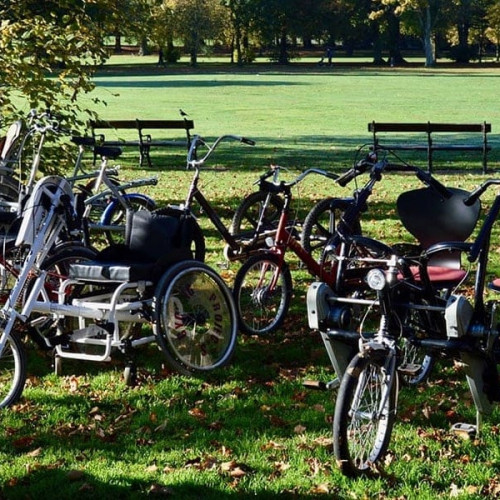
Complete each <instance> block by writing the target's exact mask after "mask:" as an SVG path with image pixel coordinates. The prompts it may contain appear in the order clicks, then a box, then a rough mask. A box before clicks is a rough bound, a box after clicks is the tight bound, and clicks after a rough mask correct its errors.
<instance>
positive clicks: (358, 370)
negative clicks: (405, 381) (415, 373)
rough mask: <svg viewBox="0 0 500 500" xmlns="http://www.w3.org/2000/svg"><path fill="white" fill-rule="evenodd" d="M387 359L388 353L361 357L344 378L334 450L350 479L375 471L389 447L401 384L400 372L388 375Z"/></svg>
mask: <svg viewBox="0 0 500 500" xmlns="http://www.w3.org/2000/svg"><path fill="white" fill-rule="evenodd" d="M386 359H387V358H386V352H385V351H382V352H379V351H377V352H366V353H363V355H360V354H357V355H356V356H355V357H354V358H353V359H352V360H351V362H350V363H349V366H348V367H347V370H346V372H345V374H344V375H343V377H342V381H341V384H340V388H339V392H338V395H337V401H336V404H335V414H334V419H333V450H334V455H335V458H336V459H337V463H338V464H339V466H340V469H341V471H342V473H343V474H345V475H347V476H350V477H356V476H359V475H361V474H369V473H370V472H372V471H373V470H374V468H375V467H376V465H377V462H379V461H380V460H381V458H382V457H383V456H384V455H385V453H386V451H387V448H388V446H389V441H390V438H391V434H392V428H393V426H394V421H395V415H396V402H397V392H398V382H397V373H394V377H392V378H391V377H388V376H387V374H386V373H385V367H384V364H385V361H386ZM388 386H390V387H388ZM387 390H389V394H388V397H387V398H386V400H385V403H384V405H383V409H382V411H379V409H380V407H381V405H382V400H383V394H384V393H386V391H387ZM377 413H379V414H378V415H377Z"/></svg>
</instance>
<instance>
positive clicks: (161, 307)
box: [153, 260, 238, 376]
mask: <svg viewBox="0 0 500 500" xmlns="http://www.w3.org/2000/svg"><path fill="white" fill-rule="evenodd" d="M153 317H154V323H153V332H154V333H155V335H156V339H157V342H158V344H159V346H160V348H161V350H162V352H163V354H164V356H165V358H166V360H167V363H168V365H169V366H170V367H171V368H173V369H174V370H175V371H177V372H179V373H181V374H183V375H188V376H192V375H197V376H202V375H205V374H207V373H209V372H211V371H213V370H215V369H217V368H221V367H223V366H225V365H227V364H228V363H229V362H230V360H231V359H232V357H233V354H234V350H235V348H236V336H237V332H238V324H237V317H236V308H235V306H234V301H233V297H232V295H231V292H230V290H229V288H228V287H227V285H226V284H225V283H224V280H223V279H222V278H221V277H220V276H219V274H217V273H216V272H215V271H214V270H213V269H212V268H210V267H209V266H207V265H206V264H204V263H202V262H198V261H195V260H188V261H182V262H179V263H177V264H175V265H173V266H172V267H171V268H170V269H168V270H167V271H166V272H165V273H164V275H163V276H162V278H161V279H160V281H159V283H158V285H157V286H156V290H155V294H154V301H153Z"/></svg>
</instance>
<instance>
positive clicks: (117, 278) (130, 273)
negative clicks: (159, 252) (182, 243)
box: [69, 261, 157, 283]
mask: <svg viewBox="0 0 500 500" xmlns="http://www.w3.org/2000/svg"><path fill="white" fill-rule="evenodd" d="M156 270H157V265H156V263H153V264H143V263H133V264H128V265H127V264H124V263H120V262H98V261H87V262H84V263H81V264H71V266H70V270H69V277H70V278H72V279H78V280H83V281H94V282H109V281H113V282H120V283H123V282H125V281H143V280H145V281H154V280H155V276H156V272H155V271H156Z"/></svg>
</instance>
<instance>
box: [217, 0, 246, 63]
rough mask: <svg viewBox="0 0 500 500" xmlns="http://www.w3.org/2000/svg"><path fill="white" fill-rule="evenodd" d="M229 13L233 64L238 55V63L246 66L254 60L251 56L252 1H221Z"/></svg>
mask: <svg viewBox="0 0 500 500" xmlns="http://www.w3.org/2000/svg"><path fill="white" fill-rule="evenodd" d="M221 5H223V6H224V7H225V8H226V9H227V11H228V14H229V15H228V18H227V19H228V32H229V37H228V38H229V46H230V47H231V62H233V60H234V53H236V63H237V64H244V63H247V62H251V60H252V59H253V57H252V55H251V54H250V47H249V38H250V34H251V23H252V19H253V5H252V0H221Z"/></svg>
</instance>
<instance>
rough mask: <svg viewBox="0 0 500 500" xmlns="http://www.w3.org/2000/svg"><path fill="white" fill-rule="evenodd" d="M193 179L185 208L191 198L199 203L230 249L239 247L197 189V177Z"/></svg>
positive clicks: (188, 206) (188, 205)
mask: <svg viewBox="0 0 500 500" xmlns="http://www.w3.org/2000/svg"><path fill="white" fill-rule="evenodd" d="M195 180H196V182H194V181H193V184H192V186H191V188H190V190H189V194H188V197H187V202H186V208H188V209H189V208H190V205H191V200H192V199H193V198H194V199H195V200H196V201H197V202H198V203H199V204H200V207H201V208H202V209H203V211H204V212H205V213H206V214H207V216H208V218H209V219H210V221H211V222H212V224H213V225H214V226H215V228H216V229H217V231H219V233H220V235H221V236H222V238H223V240H224V241H225V242H226V243H227V244H228V245H229V246H230V247H231V249H233V250H237V249H239V248H240V245H239V244H238V242H237V241H236V239H235V238H234V237H233V235H232V234H231V233H230V232H229V230H228V229H227V227H226V226H225V225H224V223H223V222H222V220H221V218H220V217H219V216H218V215H217V212H216V211H215V210H214V209H213V208H212V205H210V203H209V201H208V200H207V199H206V198H205V196H204V195H203V193H202V192H201V191H199V190H198V187H197V178H196V179H195Z"/></svg>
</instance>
